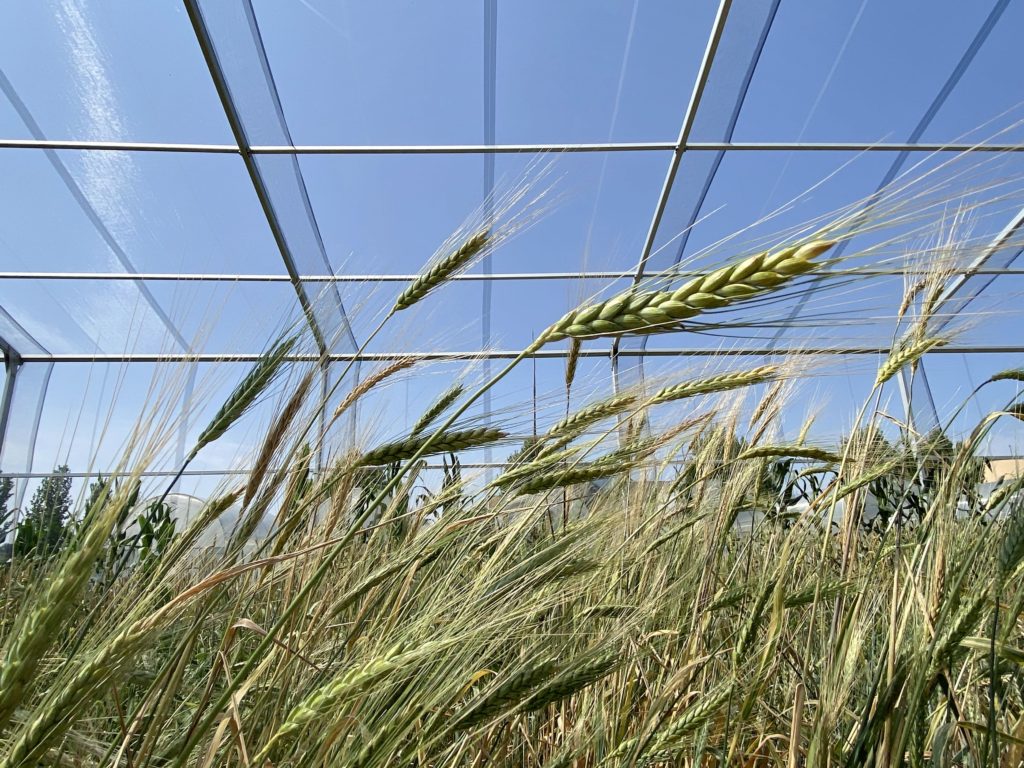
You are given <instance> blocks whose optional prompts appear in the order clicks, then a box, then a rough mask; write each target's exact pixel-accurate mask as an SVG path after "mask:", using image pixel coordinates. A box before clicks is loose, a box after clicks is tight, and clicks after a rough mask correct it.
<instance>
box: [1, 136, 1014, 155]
mask: <svg viewBox="0 0 1024 768" xmlns="http://www.w3.org/2000/svg"><path fill="white" fill-rule="evenodd" d="M0 149H50V150H69V151H88V152H179V153H196V154H219V155H237V154H240V152H239V149H238V147H237V146H235V145H233V144H176V143H168V142H146V141H88V140H62V139H50V140H37V139H0ZM676 149H677V145H676V143H675V142H670V141H639V142H606V143H597V144H587V143H577V144H382V145H372V144H304V145H302V144H300V145H296V146H289V145H262V146H252V147H249V148H248V153H249V154H252V155H487V154H491V155H509V154H511V155H515V154H544V153H549V152H568V153H576V152H671V151H675V150H676ZM682 149H683V151H686V152H722V151H726V152H734V151H735V152H1024V144H1006V143H997V144H969V143H964V142H953V143H948V144H943V143H935V142H929V143H918V142H914V143H891V142H851V141H839V142H836V141H818V142H814V141H761V142H757V141H695V142H687V143H685V144H683V146H682Z"/></svg>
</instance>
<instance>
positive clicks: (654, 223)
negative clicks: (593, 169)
mask: <svg viewBox="0 0 1024 768" xmlns="http://www.w3.org/2000/svg"><path fill="white" fill-rule="evenodd" d="M1007 1H1008V0H997V2H996V6H995V8H994V9H993V11H992V14H990V20H989V21H987V22H986V24H988V25H989V27H991V25H992V24H994V23H995V21H994V20H995V19H998V13H1001V10H1000V8H1005V6H1006V4H1007ZM184 2H185V6H186V9H187V12H188V15H189V18H190V21H191V22H192V25H193V30H194V32H195V34H196V39H197V41H198V43H199V46H200V49H201V51H202V54H203V56H204V60H205V61H206V63H207V66H208V68H209V71H210V74H211V78H212V80H213V83H214V86H215V88H216V90H217V93H218V96H219V97H220V99H221V103H222V106H223V108H224V111H225V115H226V117H227V119H228V123H229V125H230V127H231V130H232V134H233V136H234V138H235V144H202V143H165V142H122V141H87V140H50V139H46V138H43V136H42V134H41V132H40V133H39V134H38V135H36V136H35V138H30V139H16V138H8V139H2V138H0V149H25V150H42V151H45V152H47V153H50V154H53V155H54V157H55V156H56V155H55V154H54V153H56V152H58V151H82V152H157V153H172V154H173V153H188V154H212V155H237V156H239V157H241V158H242V160H243V162H244V163H245V166H246V169H247V171H248V173H249V176H250V180H251V182H252V184H253V187H254V190H255V192H256V194H257V198H258V199H259V201H260V204H261V206H262V208H263V212H264V215H265V216H266V219H267V222H268V225H269V226H270V228H271V232H272V234H273V236H274V239H275V243H276V245H277V247H278V249H279V251H280V255H281V258H282V262H283V264H284V266H285V270H286V272H287V274H283V275H270V274H249V275H244V274H243V275H228V274H202V273H191V274H175V273H87V272H42V271H22V272H0V280H96V281H134V282H136V283H138V284H139V286H140V289H142V290H143V291H144V290H145V289H144V287H143V286H142V283H144V282H175V281H177V282H228V283H229V282H253V283H256V282H260V283H285V282H287V283H290V284H292V286H293V288H294V290H295V293H296V296H297V298H298V300H299V303H300V305H301V306H302V309H303V312H304V313H305V316H306V320H307V323H308V324H309V327H310V329H311V332H312V333H313V336H314V338H315V339H316V342H317V348H318V350H319V353H320V354H317V355H292V356H290V358H289V359H291V360H294V361H305V362H319V363H320V364H321V365H322V366H326V364H327V363H329V362H334V361H364V360H365V361H386V360H394V359H396V358H399V357H406V356H413V357H416V358H418V359H421V360H482V361H484V362H485V364H486V361H489V360H496V359H511V358H514V357H516V356H518V355H519V354H520V353H519V351H516V350H487V349H484V351H466V352H414V353H404V352H379V353H363V354H357V353H332V352H330V349H329V340H328V339H326V338H325V335H324V333H323V329H322V328H321V327H320V323H319V322H318V321H317V317H316V315H315V313H314V310H313V306H312V303H311V300H310V298H309V296H308V295H307V293H306V291H305V290H304V284H305V283H321V284H335V283H385V282H396V283H397V282H409V281H411V280H414V279H415V278H416V277H417V275H404V274H390V275H388V274H356V275H351V274H350V275H302V274H301V273H300V272H299V269H298V266H297V264H296V261H295V258H294V256H293V253H292V249H291V247H290V246H289V243H288V240H287V237H286V234H285V230H284V228H283V226H282V223H281V222H280V221H279V219H278V216H277V213H276V211H275V209H274V204H273V200H272V197H271V194H270V190H269V189H268V187H267V183H266V181H265V180H264V177H263V175H262V173H261V170H260V168H259V166H258V165H257V163H256V158H258V157H259V156H270V155H291V156H315V155H324V156H366V155H380V156H394V155H481V156H483V157H484V158H485V163H486V162H488V161H490V162H491V163H493V158H494V156H496V155H503V154H505V155H512V154H555V153H567V154H576V153H620V152H626V153H630V152H640V153H650V152H656V153H657V152H662V153H666V154H670V155H671V157H670V159H669V164H668V168H667V170H666V174H665V178H664V181H663V185H662V189H661V192H660V194H659V196H658V200H657V203H656V206H655V209H654V213H653V216H652V218H651V222H650V225H649V227H648V230H647V234H646V237H645V241H644V245H643V248H642V251H641V253H640V258H639V260H638V263H637V265H636V267H635V268H631V269H630V270H628V271H624V272H615V271H583V272H531V273H496V274H491V273H489V272H487V271H486V270H485V272H484V273H474V274H463V275H458V276H456V277H455V278H454V279H455V280H459V281H474V282H475V281H482V282H484V283H485V286H486V288H485V290H489V287H490V285H491V282H492V281H533V280H601V281H609V282H610V281H615V280H622V279H632V281H633V282H634V283H638V282H639V281H640V280H642V279H643V276H644V272H645V270H646V267H647V264H648V261H649V259H650V257H651V254H652V252H653V250H654V243H655V241H656V238H657V235H658V230H659V227H660V224H661V221H662V218H663V217H664V215H665V211H666V209H667V206H668V202H669V198H670V195H671V192H672V188H673V186H674V184H675V182H676V176H677V174H678V172H679V168H680V164H681V160H682V157H683V155H684V154H685V153H687V152H836V153H868V152H884V153H901V154H904V153H946V152H954V153H964V152H983V153H991V152H995V153H1016V152H1024V144H1018V143H985V144H971V143H964V142H950V143H929V142H924V143H922V142H918V141H917V139H918V138H919V136H920V132H917V133H915V134H914V135H912V137H911V139H912V140H911V141H909V142H903V143H894V142H733V141H721V142H691V141H689V136H690V132H691V130H692V128H693V125H694V121H695V119H696V116H697V113H698V109H699V106H700V103H701V99H702V97H703V95H704V92H705V89H706V88H707V86H708V79H709V76H710V73H711V69H712V66H713V63H714V60H715V56H716V53H717V51H718V47H719V43H720V41H721V40H722V36H723V34H724V31H725V27H726V23H727V20H728V16H729V13H730V9H731V7H732V0H720V3H719V6H718V10H717V14H716V17H715V20H714V22H713V25H712V27H711V30H710V33H709V36H708V40H707V45H706V48H705V51H704V56H703V59H702V61H701V64H700V68H699V70H698V73H697V78H696V80H695V82H694V85H693V89H692V92H691V94H690V99H689V102H688V104H687V107H686V111H685V113H684V115H683V121H682V125H681V126H680V131H679V135H678V137H677V139H676V141H674V142H670V141H650V142H603V143H540V144H537V143H521V144H494V143H493V142H488V141H486V140H487V139H488V138H493V137H492V136H489V135H485V143H483V144H451V145H445V144H435V145H291V144H280V145H271V144H267V145H249V144H248V141H247V138H246V131H245V127H244V125H243V120H242V117H241V115H240V114H239V111H238V108H237V106H236V104H235V103H234V100H233V97H232V95H231V90H230V87H229V85H228V83H227V80H226V76H225V72H224V70H223V68H222V67H221V65H220V62H219V61H218V59H217V54H216V51H215V49H214V45H213V41H212V39H211V38H210V36H209V32H208V30H207V29H206V26H205V23H204V20H203V14H202V11H201V10H200V3H199V0H184ZM493 7H494V8H495V9H496V4H494V6H493ZM493 21H494V20H493V19H491V22H492V24H493ZM486 24H487V20H486V19H485V27H486ZM976 52H977V46H974V48H973V53H976ZM973 53H972V51H971V50H969V51H968V54H970V55H973ZM484 55H485V62H486V61H490V60H493V59H494V51H493V50H490V51H488V50H487V46H486V45H485V51H484ZM488 56H490V59H487V57H488ZM965 56H966V55H965ZM963 62H964V59H962V60H961V64H960V65H958V68H957V70H954V74H953V75H952V76H951V77H953V78H956V79H959V77H960V76H961V75H962V74H963V71H964V69H965V65H964V63H963ZM488 67H490V69H488ZM488 78H490V80H491V82H490V86H491V91H490V96H491V98H492V99H493V95H494V94H493V85H494V83H493V78H494V70H493V64H489V65H485V81H486V80H487V79H488ZM954 85H955V80H954ZM491 109H492V110H493V105H492V106H491ZM926 118H927V113H926ZM492 123H493V115H492ZM30 132H32V131H30ZM290 138H291V137H290V136H287V135H286V136H285V140H286V141H290ZM492 173H493V172H492ZM485 175H486V173H485ZM485 186H486V182H485ZM1022 226H1024V211H1022V212H1021V213H1020V214H1018V216H1017V218H1016V219H1014V221H1013V222H1011V223H1010V224H1009V225H1008V227H1007V229H1006V230H1004V232H1003V233H1001V235H1000V236H999V237H997V239H996V241H994V243H993V245H992V246H991V247H990V248H989V249H988V250H986V251H985V252H984V253H983V254H982V255H981V256H980V257H979V258H978V259H977V260H976V261H975V262H974V263H973V264H972V265H970V266H969V267H967V268H965V269H964V270H963V272H962V273H961V274H959V275H958V276H957V277H956V278H954V280H953V281H952V282H951V284H950V286H949V288H948V290H947V292H946V293H945V294H944V295H943V297H942V299H941V302H945V301H947V300H949V299H951V298H952V297H953V296H954V294H956V293H957V291H958V290H959V289H960V288H961V287H962V286H963V285H964V284H965V283H966V282H967V281H968V280H969V279H971V278H972V277H975V276H980V275H990V276H997V275H1024V269H1013V268H1009V267H1006V268H988V267H985V266H984V265H985V263H986V262H987V261H988V259H989V258H990V256H991V255H992V253H995V252H996V251H998V250H999V248H1000V247H1001V246H1002V245H1003V244H1005V242H1006V240H1008V239H1009V237H1010V236H1011V235H1012V234H1013V233H1014V232H1016V231H1017V230H1018V229H1019V228H1021V227H1022ZM328 268H329V265H328ZM844 272H845V273H849V274H859V275H872V276H894V275H901V274H905V271H904V270H887V269H852V270H844ZM674 274H675V275H677V276H679V277H686V276H691V275H693V274H697V272H695V271H692V270H679V271H677V272H675V273H674ZM941 302H940V303H941ZM339 306H341V305H340V299H339ZM159 312H160V310H159V309H158V313H159ZM341 312H342V316H343V321H344V322H345V323H346V325H347V318H345V317H344V307H343V306H341ZM170 327H171V330H172V332H174V333H177V328H176V327H175V325H174V324H173V323H171V326H170ZM178 340H179V343H182V344H184V342H183V340H181V339H180V338H179V339H178ZM483 342H484V343H483V344H482V346H483V347H485V348H486V346H487V331H486V330H485V331H484V338H483ZM185 348H186V350H187V345H185ZM0 351H3V353H4V356H5V365H6V367H7V371H8V375H7V379H6V381H5V385H4V387H3V391H2V399H0V451H2V448H3V442H4V440H3V439H4V435H5V432H6V429H7V425H8V423H9V418H10V410H11V404H12V400H13V395H14V390H15V382H16V377H17V374H18V370H19V369H20V366H21V365H22V364H23V363H25V362H33V363H51V364H52V363H56V362H72V363H165V362H166V363H176V362H195V363H198V362H210V363H214V362H252V361H256V360H258V359H260V357H261V353H248V352H246V353H238V354H216V353H200V354H196V353H191V352H189V351H182V352H173V353H154V354H147V353H123V354H49V353H45V354H34V353H33V354H19V353H18V352H17V351H16V350H14V349H13V348H11V346H10V345H9V344H7V343H6V342H5V341H4V340H3V339H0ZM888 352H889V349H888V348H887V347H870V346H862V347H816V348H809V347H807V348H805V347H789V348H779V347H775V346H773V345H772V346H751V345H745V346H736V347H725V348H711V347H686V348H664V349H653V350H651V349H644V348H640V349H629V350H620V349H619V348H618V341H617V340H616V342H615V343H613V344H612V345H611V348H604V349H584V350H582V351H580V353H579V354H580V356H581V357H586V358H610V359H611V362H612V366H613V372H615V370H616V367H615V364H616V360H617V359H618V358H619V357H634V358H645V357H702V356H710V355H715V356H764V355H793V356H807V355H884V354H888ZM965 353H977V354H1021V353H1024V346H1013V345H994V346H971V345H959V346H956V345H952V346H946V347H940V348H937V349H934V350H932V351H931V352H930V354H965ZM567 355H568V350H566V349H544V350H540V351H538V352H536V353H533V354H532V355H530V357H532V358H536V359H561V358H565V357H566V356H567ZM464 466H467V467H470V466H480V467H485V466H502V464H501V463H500V462H499V463H494V464H480V465H469V464H467V465H464ZM2 474H3V473H0V475H2ZM146 474H147V475H154V476H156V475H159V474H160V473H146ZM187 474H195V475H201V474H211V475H212V474H216V475H222V474H226V473H224V472H219V471H210V472H202V471H194V472H189V473H187ZM19 476H20V477H45V476H46V474H45V473H37V474H23V475H19ZM83 476H84V475H83Z"/></svg>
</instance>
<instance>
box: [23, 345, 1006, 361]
mask: <svg viewBox="0 0 1024 768" xmlns="http://www.w3.org/2000/svg"><path fill="white" fill-rule="evenodd" d="M890 350H891V347H888V346H835V347H767V346H733V347H671V348H659V349H646V350H643V349H623V350H619V351H618V352H617V353H614V352H613V350H612V349H581V350H580V351H579V356H580V357H597V358H603V357H611V356H612V355H613V354H617V355H618V356H619V357H711V356H716V357H758V356H765V355H790V356H799V357H806V356H813V355H887V354H889V352H890ZM964 353H973V354H980V355H1010V354H1024V345H1017V344H993V345H966V346H964V345H948V346H944V347H936V348H935V349H932V350H929V352H928V354H929V355H943V354H946V355H959V354H964ZM521 354H522V351H521V350H507V349H491V350H482V351H480V350H477V351H463V352H458V351H456V352H362V353H354V352H331V353H328V354H327V355H319V354H295V355H288V356H287V357H286V358H285V359H286V360H289V361H291V362H318V361H321V360H327V361H328V362H347V361H351V360H357V361H368V362H384V361H389V360H399V359H402V358H407V357H411V358H415V359H416V360H433V361H437V360H512V359H515V358H517V357H519V356H520V355H521ZM568 355H569V350H568V349H541V350H538V351H536V352H532V353H530V354H528V355H526V357H529V358H537V359H545V358H553V359H560V358H564V357H567V356H568ZM262 358H263V354H262V353H252V352H238V353H222V354H218V353H195V354H190V353H187V352H154V353H147V352H125V353H111V354H106V353H103V354H94V355H89V354H52V355H36V354H31V355H24V356H22V360H23V361H24V362H26V363H184V362H196V363H252V362H256V361H257V360H261V359H262Z"/></svg>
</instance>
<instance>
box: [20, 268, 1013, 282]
mask: <svg viewBox="0 0 1024 768" xmlns="http://www.w3.org/2000/svg"><path fill="white" fill-rule="evenodd" d="M963 273H964V274H970V275H1018V276H1019V275H1024V268H1014V267H980V268H970V267H965V268H964V270H963ZM703 274H705V270H698V269H681V270H674V271H673V272H672V273H671V275H672V276H673V277H695V276H697V275H703ZM820 274H821V275H828V276H833V277H834V276H837V275H861V276H865V277H896V276H900V275H924V274H930V273H929V270H927V269H924V268H908V269H875V268H871V267H863V268H856V267H855V268H851V269H845V270H832V271H825V272H821V273H820ZM632 276H633V270H632V269H630V270H626V271H622V272H587V271H584V272H496V273H491V274H482V273H474V272H470V273H465V274H461V275H453V276H452V277H450V278H448V279H449V280H451V281H453V282H480V281H482V280H497V281H510V280H620V279H625V278H630V277H632ZM419 277H420V275H418V274H406V275H399V274H380V275H300V279H301V280H302V282H304V283H410V282H412V281H413V280H416V279H418V278H419ZM0 280H101V281H107V280H115V281H116V280H132V281H137V280H146V281H151V282H183V283H201V282H209V283H290V282H291V277H289V276H288V275H268V274H262V275H232V274H215V273H206V272H182V273H178V272H142V273H134V272H133V273H130V274H129V273H125V272H0Z"/></svg>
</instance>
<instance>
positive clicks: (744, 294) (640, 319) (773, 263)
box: [540, 240, 835, 343]
mask: <svg viewBox="0 0 1024 768" xmlns="http://www.w3.org/2000/svg"><path fill="white" fill-rule="evenodd" d="M833 245H835V242H834V241H832V240H814V241H812V242H810V243H805V244H804V245H801V246H792V247H789V248H783V249H781V250H779V251H776V252H774V253H772V252H765V253H760V254H757V255H756V256H751V257H750V258H748V259H745V260H743V261H741V262H739V263H737V264H731V265H728V266H725V267H722V268H721V269H716V270H714V271H712V272H709V273H707V274H706V275H701V276H699V277H695V278H694V279H692V280H690V281H689V282H688V283H686V284H685V285H683V286H682V287H681V288H677V289H676V290H674V291H637V290H635V289H630V290H627V291H625V292H623V293H620V294H619V295H618V296H614V297H612V298H611V299H608V300H607V301H604V302H600V303H598V304H591V305H589V306H586V307H580V308H578V309H574V310H572V311H571V312H569V313H567V314H566V315H565V316H564V317H562V319H561V320H559V321H558V322H557V323H555V324H554V325H552V326H551V327H550V328H548V329H547V330H546V331H545V332H544V333H543V334H542V335H541V337H540V338H541V339H542V340H543V343H547V342H550V341H560V340H561V339H565V338H584V339H589V338H600V337H604V336H623V335H630V334H632V335H646V334H651V333H655V332H658V331H666V330H673V329H677V328H679V327H681V325H682V322H683V321H684V320H688V319H690V318H693V317H696V316H697V315H700V314H701V313H703V312H706V311H708V310H712V309H720V308H722V307H727V306H730V305H732V304H737V303H739V302H742V301H745V300H747V299H751V298H754V297H755V296H759V295H762V294H764V293H767V292H769V291H772V290H775V289H777V288H780V287H782V286H783V285H785V284H786V283H788V282H790V281H791V280H793V279H795V278H797V277H799V276H800V275H804V274H807V273H808V272H811V271H813V270H815V269H817V268H818V266H819V265H818V263H817V262H816V261H815V259H816V258H817V257H818V256H820V255H821V254H823V253H824V252H825V251H827V250H829V249H830V248H831V247H832V246H833Z"/></svg>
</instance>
